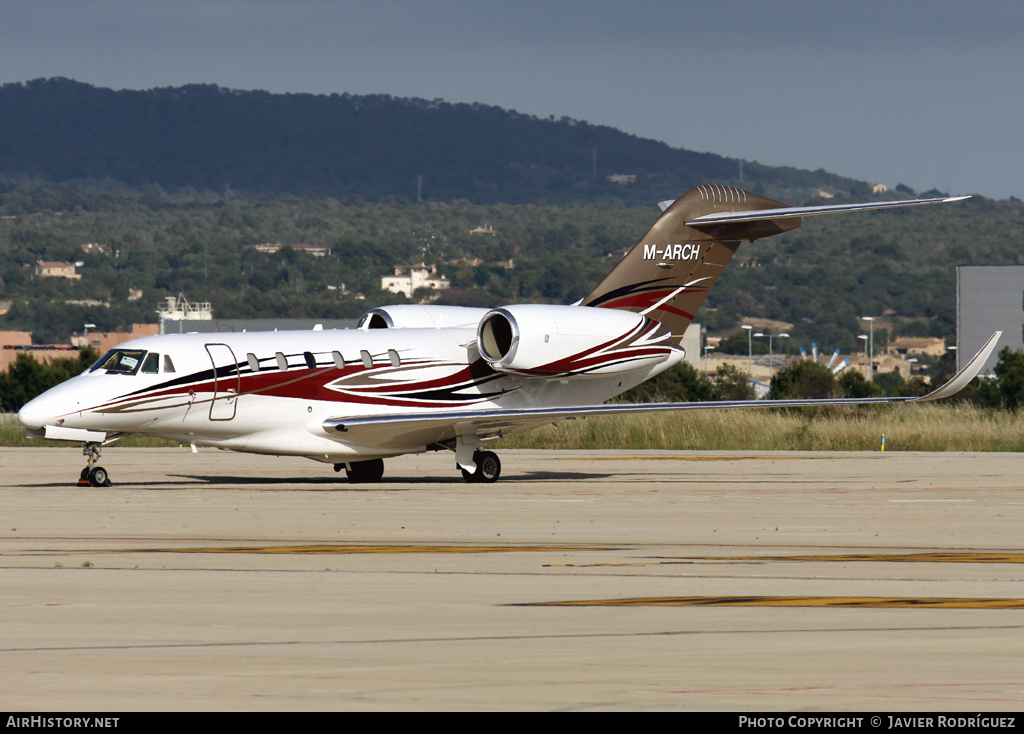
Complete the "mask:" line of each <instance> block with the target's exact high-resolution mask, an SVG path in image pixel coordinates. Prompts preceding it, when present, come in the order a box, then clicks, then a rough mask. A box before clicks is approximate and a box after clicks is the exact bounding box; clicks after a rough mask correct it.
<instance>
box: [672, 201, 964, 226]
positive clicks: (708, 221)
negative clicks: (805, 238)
mask: <svg viewBox="0 0 1024 734" xmlns="http://www.w3.org/2000/svg"><path fill="white" fill-rule="evenodd" d="M970 198H971V197H970V196H951V197H945V198H936V199H906V200H904V201H872V202H865V203H863V204H825V205H824V206H787V207H782V208H779V209H755V210H752V211H743V212H716V213H714V214H705V215H704V216H701V217H696V218H694V219H691V220H690V221H688V222H687V223H686V226H687V227H695V228H697V229H700V228H701V227H702V226H703V227H708V226H713V225H719V224H727V223H732V222H761V221H767V220H771V219H790V218H793V217H811V216H814V215H816V214H836V213H839V212H863V211H868V210H871V209H895V208H897V207H902V206H920V205H921V204H944V203H949V202H952V201H963V200H964V199H970Z"/></svg>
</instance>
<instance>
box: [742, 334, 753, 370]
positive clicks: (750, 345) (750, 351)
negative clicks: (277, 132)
mask: <svg viewBox="0 0 1024 734" xmlns="http://www.w3.org/2000/svg"><path fill="white" fill-rule="evenodd" d="M740 328H741V329H744V330H746V332H747V376H750V374H751V372H750V362H751V359H752V358H751V355H752V354H753V342H752V341H751V339H750V332H751V331H753V330H754V327H753V326H751V325H750V324H743V326H741V327H740Z"/></svg>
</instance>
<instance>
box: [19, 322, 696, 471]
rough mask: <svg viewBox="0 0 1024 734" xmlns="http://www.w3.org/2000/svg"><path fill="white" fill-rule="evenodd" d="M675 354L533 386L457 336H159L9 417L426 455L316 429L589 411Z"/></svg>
mask: <svg viewBox="0 0 1024 734" xmlns="http://www.w3.org/2000/svg"><path fill="white" fill-rule="evenodd" d="M681 358H682V352H681V351H673V354H672V356H671V358H669V359H664V360H662V361H660V363H659V364H657V365H654V366H651V367H645V368H643V369H639V370H634V371H631V372H626V373H622V374H615V375H610V376H586V377H579V376H564V377H547V378H536V377H524V376H520V375H514V374H505V373H503V372H498V371H495V370H494V369H492V368H491V366H490V365H489V364H488V362H487V361H486V360H484V359H483V358H481V356H480V354H479V352H478V348H477V334H476V329H475V327H469V326H467V327H456V328H433V329H423V328H393V329H391V328H388V329H368V330H364V329H346V330H326V331H324V330H312V331H277V332H252V333H216V334H170V335H165V336H154V337H145V338H142V339H134V340H131V341H129V342H125V343H124V344H121V345H119V346H118V347H117V348H116V349H115V350H111V352H109V353H108V354H107V355H104V357H103V358H101V360H100V361H99V362H97V363H96V365H94V366H93V367H92V368H90V370H87V371H86V372H84V373H83V374H81V375H79V376H78V377H75V378H73V379H71V380H68V381H67V382H65V383H63V384H61V385H58V386H57V387H54V388H52V389H51V390H49V391H47V392H46V393H44V394H43V395H40V396H39V397H37V398H36V399H34V400H32V401H31V402H29V403H28V404H26V405H25V406H24V407H23V408H22V410H21V411H20V413H19V418H20V420H21V421H22V422H23V423H24V424H25V425H26V426H28V427H29V429H30V433H34V435H39V436H42V435H46V434H50V433H52V434H54V435H57V434H61V436H62V437H72V436H74V435H75V431H76V430H77V431H82V432H83V433H82V440H96V437H95V436H93V437H92V438H88V437H87V436H86V434H85V433H84V431H90V432H96V433H99V434H118V433H141V434H147V435H153V436H161V437H165V438H169V439H173V440H178V441H182V442H186V443H192V444H196V445H206V446H215V447H218V448H223V449H231V450H236V451H248V452H254V453H267V454H279V455H297V456H305V457H308V458H311V459H316V460H318V461H325V462H331V463H339V462H346V461H352V460H354V459H355V458H356V457H359V458H364V457H381V456H389V455H398V454H403V453H415V452H419V451H424V450H426V449H427V448H428V446H425V445H421V444H417V445H410V446H394V445H386V446H382V445H375V446H360V445H357V444H353V443H348V442H346V441H345V440H344V436H339V435H337V434H332V433H329V432H328V431H327V430H325V428H324V426H323V423H324V421H325V420H328V419H332V418H348V417H354V416H373V415H395V414H406V415H415V414H419V413H424V414H426V413H429V414H438V413H443V412H454V411H467V410H492V409H496V408H500V409H509V408H534V407H542V406H543V407H547V406H574V405H587V404H593V403H599V402H602V401H604V400H607V399H608V398H610V397H612V396H614V395H617V394H619V393H621V392H622V391H624V390H627V389H629V388H630V387H633V386H634V385H637V384H639V383H640V382H642V381H643V380H645V379H647V378H649V377H651V376H652V375H653V374H655V373H656V372H660V371H661V370H663V369H665V368H666V367H668V366H670V365H671V364H673V363H675V362H676V361H678V360H679V359H681ZM104 360H106V362H104ZM115 363H116V364H115ZM68 429H74V430H71V431H69V430H68Z"/></svg>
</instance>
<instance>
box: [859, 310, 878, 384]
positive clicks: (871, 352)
mask: <svg viewBox="0 0 1024 734" xmlns="http://www.w3.org/2000/svg"><path fill="white" fill-rule="evenodd" d="M860 320H861V321H867V322H868V327H869V331H868V381H869V382H873V381H874V379H875V317H874V316H861V317H860Z"/></svg>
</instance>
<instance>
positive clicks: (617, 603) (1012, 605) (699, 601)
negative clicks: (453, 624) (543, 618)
mask: <svg viewBox="0 0 1024 734" xmlns="http://www.w3.org/2000/svg"><path fill="white" fill-rule="evenodd" d="M513 606H528V607H848V608H851V607H855V608H869V609H906V608H917V609H920V608H928V609H1024V599H971V598H963V599H961V598H952V597H948V598H945V597H931V598H929V597H923V598H920V597H885V596H679V597H649V598H638V599H588V600H579V601H554V602H535V603H530V604H522V605H513Z"/></svg>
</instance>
